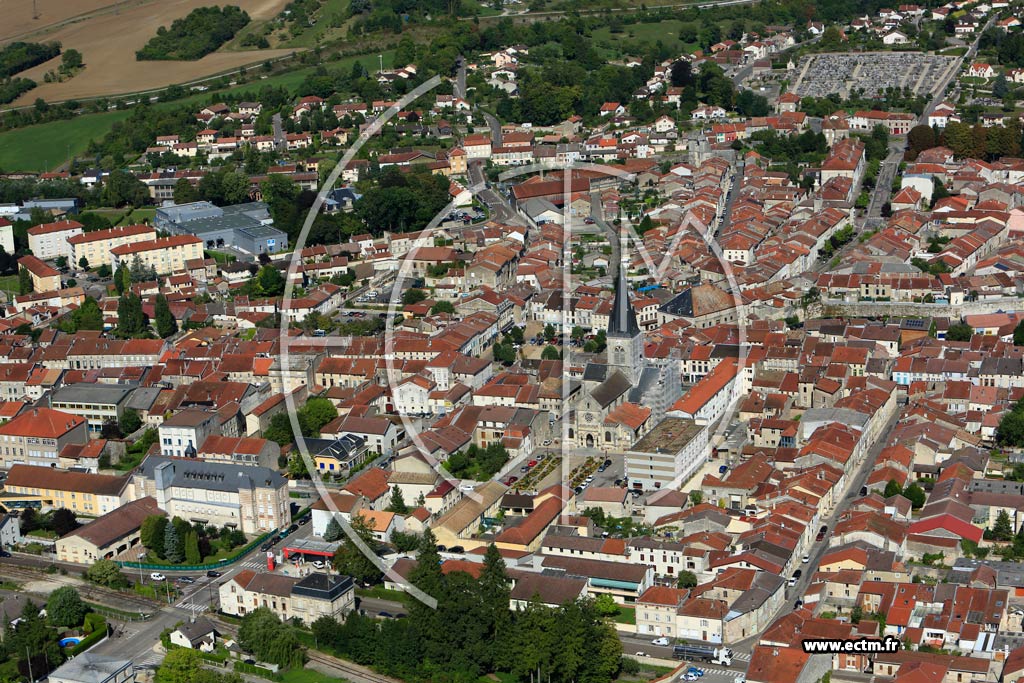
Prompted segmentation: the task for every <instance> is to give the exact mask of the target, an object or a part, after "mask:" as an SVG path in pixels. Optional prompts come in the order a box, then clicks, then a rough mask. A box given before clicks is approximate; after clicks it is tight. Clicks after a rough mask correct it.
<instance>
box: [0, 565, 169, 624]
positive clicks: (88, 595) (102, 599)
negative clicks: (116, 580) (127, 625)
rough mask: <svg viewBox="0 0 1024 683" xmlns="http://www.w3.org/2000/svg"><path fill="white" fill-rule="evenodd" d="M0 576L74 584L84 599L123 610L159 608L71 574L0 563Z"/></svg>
mask: <svg viewBox="0 0 1024 683" xmlns="http://www.w3.org/2000/svg"><path fill="white" fill-rule="evenodd" d="M0 577H2V578H6V579H11V580H13V581H16V582H27V581H53V582H55V583H59V584H61V585H64V586H74V587H75V588H76V589H77V590H78V594H79V595H81V596H82V599H83V600H88V601H90V602H95V603H98V604H99V605H100V606H102V607H109V608H111V609H115V610H118V611H121V612H142V613H144V614H151V613H153V612H155V611H156V610H157V609H159V607H160V606H159V605H157V604H155V603H153V602H151V601H149V600H146V599H144V598H140V597H136V596H134V595H127V594H125V593H119V592H115V591H110V590H106V589H103V588H99V587H96V586H90V585H89V584H85V583H81V582H80V581H76V580H74V579H72V578H71V577H69V576H64V575H62V574H59V573H55V574H46V573H44V572H40V571H37V570H32V569H27V568H25V567H19V566H17V565H12V564H6V563H0Z"/></svg>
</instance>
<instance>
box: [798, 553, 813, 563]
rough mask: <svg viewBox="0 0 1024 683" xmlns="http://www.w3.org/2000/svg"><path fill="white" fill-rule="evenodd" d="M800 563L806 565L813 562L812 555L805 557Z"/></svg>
mask: <svg viewBox="0 0 1024 683" xmlns="http://www.w3.org/2000/svg"><path fill="white" fill-rule="evenodd" d="M800 561H801V562H802V563H804V564H807V563H808V562H810V561H811V556H810V555H804V557H803V559H802V560H800Z"/></svg>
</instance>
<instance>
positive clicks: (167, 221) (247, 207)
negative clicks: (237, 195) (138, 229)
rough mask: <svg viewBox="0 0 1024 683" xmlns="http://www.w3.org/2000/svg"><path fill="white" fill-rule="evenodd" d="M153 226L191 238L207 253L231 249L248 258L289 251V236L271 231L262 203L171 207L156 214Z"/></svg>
mask: <svg viewBox="0 0 1024 683" xmlns="http://www.w3.org/2000/svg"><path fill="white" fill-rule="evenodd" d="M154 223H155V224H156V226H157V227H158V228H160V229H162V230H167V231H168V232H170V233H173V234H177V235H194V236H195V237H198V238H199V239H201V240H203V242H204V244H205V246H206V248H207V249H214V248H216V247H223V246H232V247H235V248H237V249H241V250H242V251H246V252H248V253H250V254H264V253H266V254H272V253H275V252H279V251H285V250H287V249H288V235H287V234H285V233H284V232H282V231H281V230H278V229H277V228H275V227H274V225H273V223H274V219H273V218H272V217H271V215H270V210H269V209H268V208H267V205H266V204H265V203H264V202H249V203H247V204H235V205H233V206H223V207H220V206H214V205H213V204H211V203H210V202H192V203H190V204H172V205H170V206H162V207H160V208H158V209H157V210H156V216H155V217H154Z"/></svg>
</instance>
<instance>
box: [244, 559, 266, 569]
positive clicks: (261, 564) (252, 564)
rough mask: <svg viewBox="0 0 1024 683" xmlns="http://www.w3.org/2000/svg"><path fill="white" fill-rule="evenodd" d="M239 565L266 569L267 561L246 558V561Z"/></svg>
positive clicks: (247, 567) (246, 567)
mask: <svg viewBox="0 0 1024 683" xmlns="http://www.w3.org/2000/svg"><path fill="white" fill-rule="evenodd" d="M238 566H239V567H243V568H245V569H266V568H267V561H266V560H263V561H262V562H261V561H259V560H246V561H245V562H240V563H239V564H238Z"/></svg>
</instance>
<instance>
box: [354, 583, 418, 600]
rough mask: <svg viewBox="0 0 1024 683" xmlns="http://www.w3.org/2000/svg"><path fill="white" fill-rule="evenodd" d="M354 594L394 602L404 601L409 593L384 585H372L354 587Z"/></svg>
mask: <svg viewBox="0 0 1024 683" xmlns="http://www.w3.org/2000/svg"><path fill="white" fill-rule="evenodd" d="M356 595H358V596H359V597H364V598H377V599H378V600H393V601H395V602H402V603H404V602H406V601H407V600H408V599H409V594H408V593H404V592H402V591H393V590H389V589H387V588H385V587H384V586H373V587H372V588H356Z"/></svg>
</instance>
